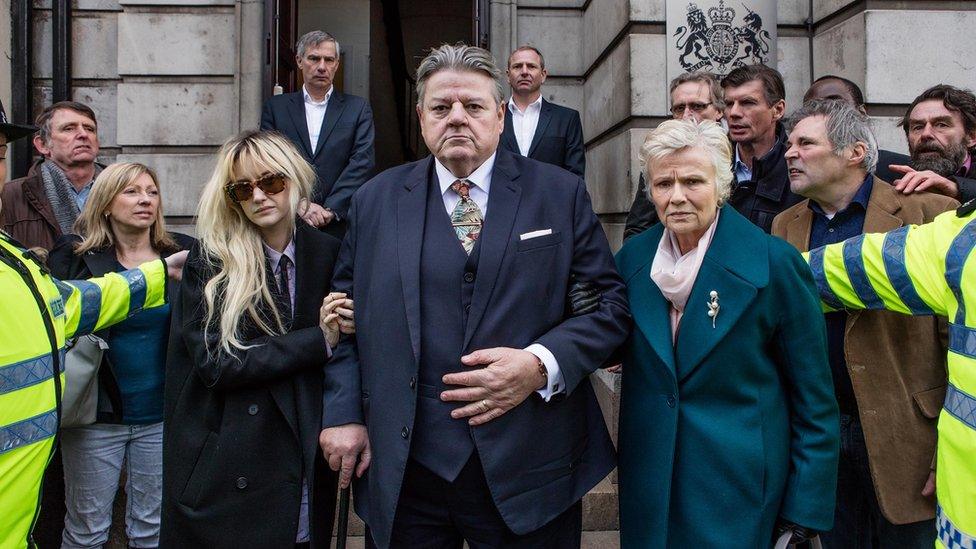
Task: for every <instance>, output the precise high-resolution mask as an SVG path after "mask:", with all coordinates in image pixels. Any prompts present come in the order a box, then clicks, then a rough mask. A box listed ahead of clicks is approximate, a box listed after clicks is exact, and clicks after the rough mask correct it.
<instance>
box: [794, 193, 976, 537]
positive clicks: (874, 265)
mask: <svg viewBox="0 0 976 549" xmlns="http://www.w3.org/2000/svg"><path fill="white" fill-rule="evenodd" d="M962 211H963V210H962V209H961V210H960V212H962ZM974 248H976V215H973V213H972V211H968V212H966V213H961V214H957V213H956V212H947V213H944V214H942V215H940V216H938V217H936V218H935V220H934V221H932V222H931V223H927V224H925V225H918V226H906V227H901V228H900V229H896V230H894V231H891V232H888V233H884V234H869V235H862V236H859V237H856V238H852V239H850V240H847V241H845V242H841V243H838V244H832V245H830V246H826V247H823V248H818V249H816V250H812V251H811V252H810V253H809V254H808V256H807V258H808V261H809V262H810V268H811V269H812V270H813V274H814V279H815V281H816V283H817V287H818V289H819V291H820V298H821V300H822V301H823V302H824V304H825V305H826V306H827V307H828V308H831V309H840V308H845V307H846V308H850V309H889V310H892V311H898V312H901V313H905V314H913V315H933V314H934V315H939V316H942V317H945V318H947V319H948V320H949V354H948V359H947V370H948V376H949V386H948V390H947V392H946V400H945V404H944V405H943V409H942V413H941V415H940V416H939V442H938V456H937V464H936V489H937V496H938V509H937V517H936V518H937V521H938V534H937V535H938V540H939V543H940V544H941V546H942V547H947V548H949V549H963V548H965V549H973V548H974V547H976V261H974V260H972V258H973V257H974V256H976V254H974V253H973V252H974ZM932 366H933V367H936V366H937V365H935V364H933V365H932Z"/></svg>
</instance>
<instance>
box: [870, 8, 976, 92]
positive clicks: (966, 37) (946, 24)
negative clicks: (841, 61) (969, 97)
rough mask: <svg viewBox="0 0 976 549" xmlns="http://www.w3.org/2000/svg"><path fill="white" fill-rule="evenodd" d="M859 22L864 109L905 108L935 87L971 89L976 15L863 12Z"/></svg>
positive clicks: (974, 73) (975, 60)
mask: <svg viewBox="0 0 976 549" xmlns="http://www.w3.org/2000/svg"><path fill="white" fill-rule="evenodd" d="M864 17H865V31H864V34H865V35H866V43H867V63H866V68H867V78H866V82H865V86H864V95H865V98H866V100H867V102H868V103H911V102H912V100H914V99H915V97H916V96H917V95H918V94H919V93H921V92H922V91H923V90H925V89H926V88H928V87H930V86H933V85H935V84H940V83H944V84H952V85H954V86H960V87H963V88H970V89H972V88H973V87H974V83H976V56H974V53H976V33H974V32H973V28H976V11H961V10H960V11H923V10H868V11H866V12H865V15H864ZM906 37H915V38H914V39H906Z"/></svg>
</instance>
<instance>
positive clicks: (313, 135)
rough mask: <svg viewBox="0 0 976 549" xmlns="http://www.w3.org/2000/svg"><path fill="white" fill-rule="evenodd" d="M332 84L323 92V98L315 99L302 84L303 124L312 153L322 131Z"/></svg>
mask: <svg viewBox="0 0 976 549" xmlns="http://www.w3.org/2000/svg"><path fill="white" fill-rule="evenodd" d="M333 89H335V88H334V87H333V86H329V91H327V92H326V93H325V99H323V100H322V101H316V100H314V99H312V96H311V95H309V94H308V89H306V88H305V85H304V84H303V85H302V97H304V98H305V125H306V126H308V142H309V143H311V144H312V154H315V149H316V148H317V147H318V144H319V134H320V133H322V121H323V120H325V110H326V109H327V108H328V107H329V99H330V98H331V97H332V90H333Z"/></svg>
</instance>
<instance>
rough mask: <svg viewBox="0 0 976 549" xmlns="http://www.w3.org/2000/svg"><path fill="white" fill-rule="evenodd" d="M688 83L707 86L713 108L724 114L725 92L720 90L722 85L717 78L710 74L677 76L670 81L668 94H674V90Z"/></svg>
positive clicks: (696, 73) (701, 72)
mask: <svg viewBox="0 0 976 549" xmlns="http://www.w3.org/2000/svg"><path fill="white" fill-rule="evenodd" d="M688 82H695V83H701V84H705V85H706V86H708V91H709V94H710V95H711V98H712V104H713V105H715V108H717V109H718V110H720V111H722V112H725V90H724V89H723V88H722V83H721V82H720V81H719V79H718V77H717V76H715V75H714V74H712V73H710V72H705V71H700V72H686V73H682V74H679V75H678V76H676V77H675V79H674V80H672V81H671V84H670V86H669V88H668V94H669V95H670V94H672V93H674V90H675V89H676V88H677V87H678V86H680V85H682V84H686V83H688Z"/></svg>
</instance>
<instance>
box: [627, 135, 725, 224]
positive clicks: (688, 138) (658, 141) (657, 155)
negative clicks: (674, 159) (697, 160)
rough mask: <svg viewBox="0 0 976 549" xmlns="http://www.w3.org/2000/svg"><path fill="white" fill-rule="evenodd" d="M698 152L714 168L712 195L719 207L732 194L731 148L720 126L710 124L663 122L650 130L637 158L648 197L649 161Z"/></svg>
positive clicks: (649, 186) (650, 188)
mask: <svg viewBox="0 0 976 549" xmlns="http://www.w3.org/2000/svg"><path fill="white" fill-rule="evenodd" d="M689 148H699V149H702V150H704V151H705V152H707V153H708V155H709V156H710V157H711V159H712V165H713V166H714V167H715V193H716V195H717V197H718V205H719V206H721V205H722V204H724V203H725V201H726V200H727V199H728V198H729V194H730V193H731V192H732V145H731V144H730V143H729V137H728V135H726V133H725V130H723V129H722V126H720V125H718V124H716V123H715V122H712V121H711V120H702V121H696V120H694V119H687V120H665V121H664V122H661V124H659V125H658V127H656V128H654V129H653V130H651V131H650V132H649V133H648V134H647V137H646V138H645V139H644V144H643V145H641V148H640V152H639V153H638V156H639V158H640V163H641V166H642V167H643V169H644V171H645V173H646V175H647V195H648V198H650V195H651V190H652V186H651V179H652V178H651V160H660V159H661V158H664V157H665V156H668V155H670V154H674V153H676V152H678V151H681V150H683V149H689Z"/></svg>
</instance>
